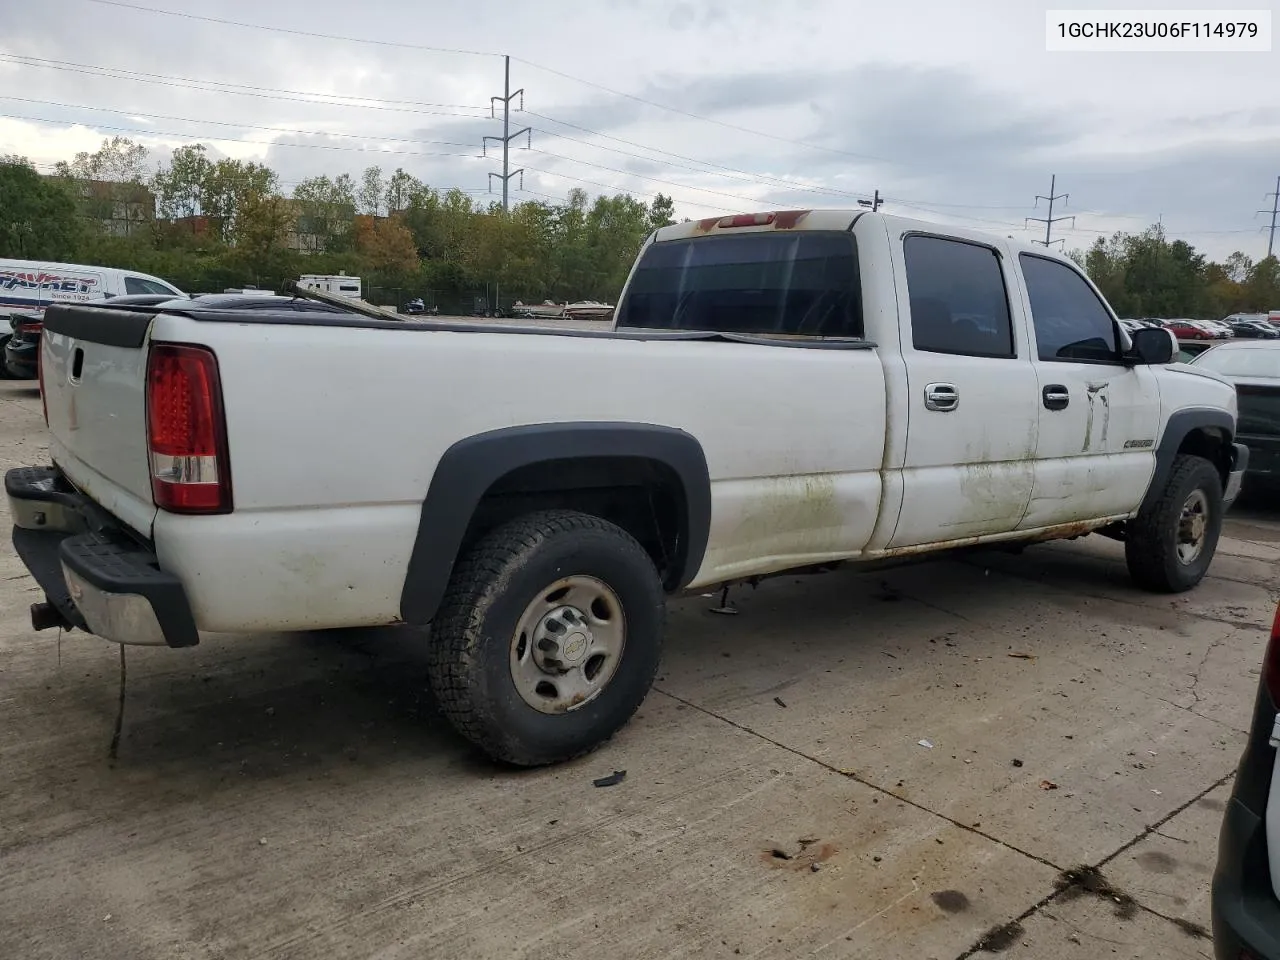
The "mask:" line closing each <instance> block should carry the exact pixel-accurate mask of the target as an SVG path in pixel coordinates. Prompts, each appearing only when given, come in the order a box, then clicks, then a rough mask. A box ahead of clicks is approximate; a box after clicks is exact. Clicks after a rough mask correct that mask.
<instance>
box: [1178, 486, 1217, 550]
mask: <svg viewBox="0 0 1280 960" xmlns="http://www.w3.org/2000/svg"><path fill="white" fill-rule="evenodd" d="M1208 529H1209V498H1208V497H1207V496H1205V493H1204V491H1203V490H1193V491H1191V495H1190V496H1189V497H1187V499H1186V500H1185V501H1184V502H1183V504H1182V512H1181V513H1180V514H1179V516H1178V529H1177V550H1178V560H1179V562H1180V563H1183V564H1190V563H1195V562H1196V560H1197V559H1198V558H1199V556H1200V554H1201V552H1202V551H1203V550H1204V542H1205V539H1206V536H1207V533H1208Z"/></svg>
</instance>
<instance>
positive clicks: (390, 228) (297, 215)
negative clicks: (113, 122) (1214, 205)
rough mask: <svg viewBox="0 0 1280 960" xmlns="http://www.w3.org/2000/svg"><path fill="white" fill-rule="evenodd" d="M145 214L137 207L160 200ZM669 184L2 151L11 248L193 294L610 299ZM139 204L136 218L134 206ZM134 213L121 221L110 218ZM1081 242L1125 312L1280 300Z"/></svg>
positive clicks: (1135, 244)
mask: <svg viewBox="0 0 1280 960" xmlns="http://www.w3.org/2000/svg"><path fill="white" fill-rule="evenodd" d="M152 195H154V210H153V211H148V213H149V214H150V215H149V216H144V215H143V214H142V213H141V212H140V211H139V210H137V209H136V208H138V207H139V206H145V205H146V204H150V203H151V202H152V201H151V200H150V197H151V196H152ZM674 213H675V211H674V204H673V202H672V200H671V198H670V197H667V196H664V195H662V194H658V195H657V196H656V197H654V198H653V200H652V201H649V202H645V201H643V200H638V199H636V198H635V197H632V196H629V195H627V194H623V193H619V194H616V195H614V196H598V197H596V198H595V199H594V200H590V199H589V198H588V196H587V194H586V193H585V191H582V190H573V191H571V192H570V194H569V196H568V198H567V200H566V202H564V203H545V202H541V201H523V202H520V203H516V204H515V205H514V206H513V207H512V208H511V210H510V211H509V212H507V213H505V214H504V213H503V211H502V208H501V205H500V204H497V203H488V204H480V203H478V202H477V201H476V200H475V198H473V197H471V196H470V195H469V194H467V193H464V192H463V191H461V190H457V189H448V190H440V189H435V188H433V187H431V186H429V185H428V184H426V183H423V182H422V181H421V180H419V179H418V178H416V177H414V176H412V175H411V174H408V173H406V172H405V171H404V170H403V169H396V170H394V171H392V172H390V173H387V172H384V170H383V169H382V168H381V167H378V166H370V167H368V168H367V169H366V170H365V171H364V172H363V174H362V175H361V176H360V177H359V178H355V177H352V176H350V175H349V174H340V175H338V176H335V177H330V176H315V177H309V178H307V179H306V180H303V181H301V182H299V183H297V184H295V185H294V186H293V188H292V190H289V191H286V190H285V189H284V188H283V185H282V184H281V182H280V178H279V175H278V174H277V173H276V172H275V171H274V170H272V169H271V168H270V167H267V166H265V165H263V164H260V163H256V162H254V161H245V160H235V159H228V158H219V159H213V158H211V157H210V156H209V154H208V150H207V148H206V147H205V146H204V145H202V144H193V145H188V146H183V147H178V148H176V149H174V150H173V151H172V154H171V156H170V157H169V159H168V160H167V161H166V162H165V163H163V164H161V165H160V166H159V168H158V169H155V170H149V169H148V166H147V151H146V149H145V148H144V147H142V146H141V145H140V144H137V143H135V142H133V141H131V140H129V139H128V138H125V137H113V138H111V139H109V140H105V141H104V142H103V144H102V146H101V147H100V148H99V149H98V150H96V151H94V152H91V153H90V152H82V153H79V154H77V155H76V156H75V157H74V158H73V159H72V160H70V161H64V162H61V163H58V164H57V165H56V167H55V170H54V173H53V174H52V175H50V176H42V175H40V174H39V173H37V171H36V170H35V168H34V167H33V166H32V165H31V164H30V163H28V162H27V161H26V160H25V159H23V158H21V157H5V158H0V256H3V257H20V258H25V259H40V260H62V261H70V262H75V263H93V264H99V265H102V266H118V267H128V268H131V269H134V270H139V271H142V272H145V273H151V274H155V275H156V276H160V277H163V278H164V279H166V280H168V281H170V282H172V283H174V284H176V285H177V286H179V287H181V288H182V289H184V290H188V291H191V292H205V291H216V290H222V289H226V288H229V287H245V286H256V287H259V288H263V289H279V287H280V285H281V283H282V282H283V281H284V280H286V279H289V278H293V277H297V276H299V275H301V274H303V273H338V272H340V271H346V272H347V273H348V274H352V275H358V276H361V277H362V278H364V280H365V290H366V293H367V295H368V296H369V297H370V299H374V300H377V301H378V302H383V303H396V302H398V301H402V300H406V299H409V298H410V297H415V296H422V297H424V299H428V302H429V303H431V302H435V303H438V304H439V305H440V306H441V308H442V309H447V310H457V309H466V310H467V311H468V312H469V309H470V308H469V306H465V300H466V299H469V298H472V297H474V296H477V295H483V296H484V297H486V299H489V300H490V302H492V301H493V300H495V299H497V298H499V297H500V299H501V301H502V303H503V304H509V303H510V302H511V301H512V300H514V299H517V298H518V299H523V300H525V301H526V302H540V301H542V300H544V299H551V300H555V301H557V302H563V301H565V300H578V299H594V300H606V301H613V300H614V299H615V298H616V297H617V295H618V293H619V291H620V290H621V288H622V284H623V283H624V282H625V280H626V276H627V273H628V271H629V270H630V267H631V264H632V261H633V260H634V258H635V255H636V252H637V251H638V250H639V248H640V245H641V243H642V242H643V241H644V238H645V237H646V236H647V235H648V234H649V233H650V232H651V231H652V230H654V229H656V228H657V227H661V226H665V225H667V224H670V223H674V222H675V219H674ZM135 214H137V215H138V216H137V217H135V216H134V215H135ZM113 223H115V224H119V223H127V224H129V229H128V231H127V232H126V235H119V234H120V232H121V231H119V230H116V231H114V232H113V230H112V229H111V227H110V225H111V224H113ZM1071 255H1072V257H1073V258H1074V259H1075V260H1076V261H1077V262H1078V263H1079V264H1080V265H1081V266H1082V267H1084V269H1085V270H1086V271H1087V272H1088V273H1089V275H1090V277H1092V278H1093V280H1094V282H1095V283H1097V284H1098V286H1099V287H1100V289H1101V290H1102V291H1103V293H1104V294H1105V295H1106V296H1107V298H1108V299H1109V300H1110V302H1111V304H1112V306H1113V307H1114V308H1115V309H1116V311H1117V313H1119V314H1120V315H1121V316H1127V317H1144V316H1156V317H1192V318H1197V319H1214V318H1218V317H1222V316H1225V315H1227V314H1230V313H1236V312H1254V311H1264V310H1269V309H1277V308H1280V264H1278V263H1277V259H1276V258H1275V257H1267V258H1265V259H1262V260H1259V261H1256V262H1255V261H1254V260H1252V259H1251V258H1250V257H1248V256H1246V255H1245V254H1244V253H1240V252H1237V253H1233V254H1231V256H1229V257H1227V258H1226V260H1225V261H1223V262H1222V263H1216V262H1213V261H1210V260H1209V259H1208V258H1207V257H1206V256H1205V255H1204V254H1201V253H1199V252H1197V251H1196V249H1195V248H1194V247H1193V246H1191V245H1190V244H1188V243H1186V242H1185V241H1182V240H1173V241H1170V240H1169V239H1168V237H1167V236H1166V234H1165V232H1164V230H1163V229H1162V228H1161V227H1160V226H1152V227H1150V228H1148V229H1147V230H1145V231H1142V232H1140V233H1116V234H1114V235H1113V236H1111V237H1102V238H1099V239H1098V240H1097V241H1096V242H1095V243H1094V244H1093V245H1092V246H1091V247H1090V248H1089V249H1087V250H1076V251H1073V252H1072V254H1071Z"/></svg>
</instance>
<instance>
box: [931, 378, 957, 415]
mask: <svg viewBox="0 0 1280 960" xmlns="http://www.w3.org/2000/svg"><path fill="white" fill-rule="evenodd" d="M958 406H960V391H959V390H957V389H956V385H955V384H954V383H930V384H927V385H926V386H925V388H924V408H925V409H926V410H937V411H939V412H941V413H947V412H948V411H951V410H954V409H955V408H956V407H958Z"/></svg>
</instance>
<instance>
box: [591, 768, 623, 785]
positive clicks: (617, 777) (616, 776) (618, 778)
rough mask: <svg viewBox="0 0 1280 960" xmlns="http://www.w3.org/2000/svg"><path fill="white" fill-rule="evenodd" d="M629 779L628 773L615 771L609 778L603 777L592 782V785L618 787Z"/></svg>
mask: <svg viewBox="0 0 1280 960" xmlns="http://www.w3.org/2000/svg"><path fill="white" fill-rule="evenodd" d="M625 779H627V771H625V770H615V771H613V773H611V774H609V775H608V776H607V777H601V778H600V779H598V780H592V781H591V783H592V784H593V785H594V786H597V787H616V786H617V785H618V784H620V783H621V782H622V781H623V780H625Z"/></svg>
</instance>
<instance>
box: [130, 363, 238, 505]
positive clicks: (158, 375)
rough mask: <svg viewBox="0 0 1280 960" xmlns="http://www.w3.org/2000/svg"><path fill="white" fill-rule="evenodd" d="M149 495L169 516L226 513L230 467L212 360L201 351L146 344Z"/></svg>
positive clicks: (221, 409)
mask: <svg viewBox="0 0 1280 960" xmlns="http://www.w3.org/2000/svg"><path fill="white" fill-rule="evenodd" d="M147 445H148V447H149V452H150V458H151V493H152V496H153V498H154V499H155V502H156V506H158V507H159V508H160V509H161V510H168V511H169V512H170V513H230V512H231V467H230V463H229V462H228V457H227V430H226V419H225V415H224V412H223V408H222V388H221V383H220V378H219V375H218V360H217V358H216V357H215V356H214V355H213V351H212V350H210V349H208V348H207V347H192V346H185V345H178V344H172V343H161V344H152V346H151V353H150V355H149V356H148V358H147Z"/></svg>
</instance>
